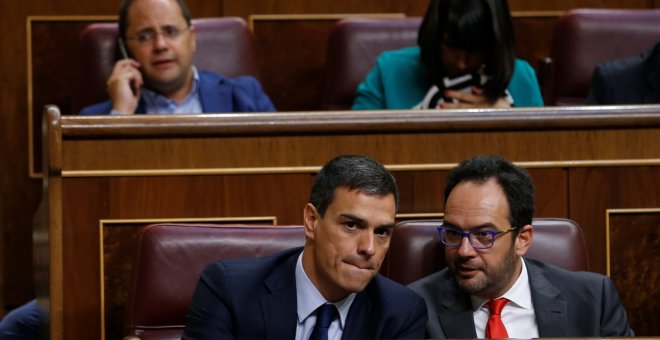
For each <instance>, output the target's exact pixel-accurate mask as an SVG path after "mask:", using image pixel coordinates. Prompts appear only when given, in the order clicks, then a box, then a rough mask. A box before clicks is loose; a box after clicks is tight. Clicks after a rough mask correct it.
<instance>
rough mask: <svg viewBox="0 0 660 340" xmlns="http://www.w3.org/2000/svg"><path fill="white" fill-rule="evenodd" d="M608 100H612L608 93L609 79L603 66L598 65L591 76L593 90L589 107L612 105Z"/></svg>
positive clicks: (590, 93)
mask: <svg viewBox="0 0 660 340" xmlns="http://www.w3.org/2000/svg"><path fill="white" fill-rule="evenodd" d="M608 98H610V95H609V93H608V86H607V77H606V76H605V74H604V69H603V66H602V65H598V66H596V68H595V69H594V72H593V75H592V76H591V88H590V89H589V95H588V96H587V101H586V103H587V105H606V104H611V101H610V100H608Z"/></svg>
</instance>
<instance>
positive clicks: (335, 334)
mask: <svg viewBox="0 0 660 340" xmlns="http://www.w3.org/2000/svg"><path fill="white" fill-rule="evenodd" d="M303 253H304V252H303ZM302 257H303V254H302V253H301V254H300V256H298V262H297V263H296V302H297V311H298V323H297V327H296V340H307V339H309V336H310V335H312V331H313V330H314V325H315V324H316V314H315V313H314V312H315V311H316V309H317V308H319V307H320V306H321V305H323V304H326V303H330V302H329V301H327V300H326V299H325V298H324V297H323V295H322V294H321V292H319V290H318V288H316V286H315V285H314V283H312V281H311V280H310V279H309V277H308V276H307V274H306V273H305V270H304V269H303V266H302ZM353 300H355V293H352V294H349V295H348V296H347V297H346V298H344V299H343V300H340V301H337V302H334V303H333V304H334V305H335V307H337V311H339V319H335V320H333V321H332V323H331V324H330V328H329V329H328V339H330V340H332V339H334V340H340V339H341V335H342V333H343V331H344V325H346V317H347V316H348V311H349V310H350V309H351V304H353Z"/></svg>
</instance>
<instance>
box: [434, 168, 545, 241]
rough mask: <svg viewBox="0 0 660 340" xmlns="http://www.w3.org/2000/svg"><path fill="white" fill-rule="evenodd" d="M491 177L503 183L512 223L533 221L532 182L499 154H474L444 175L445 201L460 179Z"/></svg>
mask: <svg viewBox="0 0 660 340" xmlns="http://www.w3.org/2000/svg"><path fill="white" fill-rule="evenodd" d="M491 178H494V179H495V180H496V181H497V183H498V184H499V185H500V186H501V187H502V189H503V190H504V193H505V194H506V200H507V202H508V203H509V221H510V223H511V227H517V228H520V227H523V226H525V225H527V224H532V215H534V183H533V182H532V178H531V176H529V173H527V171H526V170H525V169H523V168H520V167H517V166H515V165H513V163H511V162H510V161H509V160H508V159H506V158H504V157H501V156H482V155H480V156H475V157H473V158H470V159H468V160H465V161H463V162H461V164H459V165H458V166H457V167H456V168H454V169H453V170H452V171H451V172H450V173H449V175H448V176H447V183H446V185H445V202H447V198H448V197H449V194H450V193H451V192H452V190H454V187H456V185H458V184H459V183H461V182H469V181H472V182H477V183H484V182H486V181H488V180H490V179H491Z"/></svg>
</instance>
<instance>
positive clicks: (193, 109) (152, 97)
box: [142, 66, 204, 114]
mask: <svg viewBox="0 0 660 340" xmlns="http://www.w3.org/2000/svg"><path fill="white" fill-rule="evenodd" d="M142 97H143V98H144V102H145V104H146V108H147V114H172V113H180V114H181V113H201V112H204V111H203V110H202V101H201V100H200V99H199V73H198V72H197V68H196V67H194V66H193V83H192V89H191V91H190V93H188V95H187V96H186V98H185V99H184V100H183V101H182V102H181V104H177V102H176V101H174V100H172V99H168V98H166V97H164V96H161V95H160V94H158V93H156V92H154V91H151V90H149V89H147V88H144V87H143V88H142Z"/></svg>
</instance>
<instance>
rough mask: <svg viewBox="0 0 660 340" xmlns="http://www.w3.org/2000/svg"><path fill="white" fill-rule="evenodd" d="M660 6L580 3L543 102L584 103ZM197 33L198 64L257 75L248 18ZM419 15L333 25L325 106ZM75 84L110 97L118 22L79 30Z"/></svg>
mask: <svg viewBox="0 0 660 340" xmlns="http://www.w3.org/2000/svg"><path fill="white" fill-rule="evenodd" d="M659 21H660V10H619V9H616V10H615V9H606V10H603V9H579V10H573V11H569V12H567V13H566V14H564V15H563V16H562V17H560V18H559V20H558V21H557V23H556V25H555V30H554V38H553V43H552V46H551V56H550V57H549V58H546V59H545V60H543V61H541V63H540V64H539V73H540V74H539V79H540V82H541V87H542V90H543V94H544V97H545V101H546V105H575V104H577V105H580V104H583V103H584V100H585V98H586V96H587V94H588V92H589V86H590V82H591V74H592V71H593V69H594V67H595V66H596V65H597V64H598V63H600V62H603V61H607V60H612V59H618V58H622V57H625V56H630V55H635V54H637V53H640V52H642V51H644V50H646V49H648V48H649V47H651V46H652V45H653V44H654V43H655V42H657V41H660V25H657V22H659ZM193 23H194V25H195V30H196V32H197V53H195V55H194V64H195V65H197V66H198V67H200V68H201V69H204V70H210V71H215V72H218V73H221V74H224V75H226V76H230V77H232V76H237V75H244V74H247V75H253V76H257V77H258V76H259V70H258V66H257V54H258V52H257V47H256V46H255V42H254V38H253V36H252V34H251V32H250V30H249V29H248V27H247V25H246V24H245V21H244V20H243V19H241V18H237V17H226V18H204V19H196V20H194V21H193ZM420 23H421V18H405V19H357V18H350V19H344V20H342V21H339V22H338V23H337V24H336V26H335V28H334V29H333V31H332V32H331V35H330V38H329V42H328V47H327V50H328V52H327V58H326V71H325V77H324V83H323V87H322V88H323V91H322V96H321V99H320V105H321V109H326V110H342V109H349V108H350V106H351V104H352V102H353V97H354V94H355V90H356V88H357V86H358V85H359V83H360V82H361V81H362V80H363V79H364V77H365V76H366V74H367V73H368V72H369V70H370V69H371V68H372V67H373V65H374V63H375V61H376V58H377V57H378V56H379V55H380V53H382V52H383V51H386V50H393V49H398V48H402V47H406V46H414V45H416V40H417V31H418V29H419V25H420ZM82 50H83V54H84V55H85V58H82V60H83V61H82V65H81V72H82V74H84V75H85V77H86V79H88V81H86V82H84V83H81V86H80V88H79V89H78V96H79V100H78V102H79V103H80V104H81V105H82V106H86V105H89V104H92V103H95V102H100V101H102V100H104V99H105V98H106V97H107V94H106V90H105V88H106V85H105V84H106V81H107V79H108V77H109V75H110V73H111V72H112V67H113V65H114V62H115V60H116V59H117V58H119V57H120V51H119V48H118V44H117V25H116V24H114V23H100V24H92V25H90V26H89V27H87V29H85V30H84V32H83V34H82Z"/></svg>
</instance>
